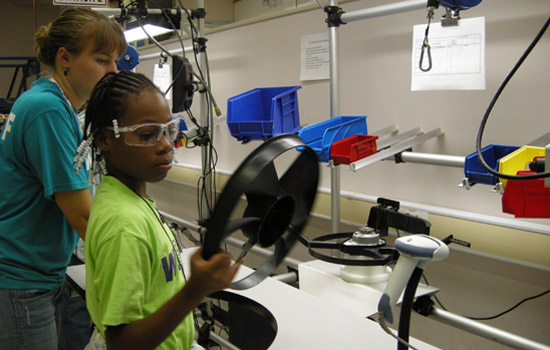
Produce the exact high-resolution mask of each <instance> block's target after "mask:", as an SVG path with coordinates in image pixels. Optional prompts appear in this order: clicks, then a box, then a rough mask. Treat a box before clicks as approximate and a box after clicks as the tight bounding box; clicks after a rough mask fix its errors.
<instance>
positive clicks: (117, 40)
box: [34, 7, 127, 67]
mask: <svg viewBox="0 0 550 350" xmlns="http://www.w3.org/2000/svg"><path fill="white" fill-rule="evenodd" d="M34 41H35V48H34V50H35V55H36V57H38V59H39V60H40V61H41V62H42V63H44V64H46V65H48V66H51V67H55V60H56V56H57V52H58V51H59V49H60V48H61V47H64V48H66V49H67V51H69V52H70V53H72V54H74V55H78V54H80V53H81V52H82V50H83V49H84V48H85V47H86V45H88V44H89V43H92V45H93V47H92V50H93V51H95V52H102V53H107V54H110V53H111V52H113V51H115V50H116V51H117V52H118V54H119V55H122V54H123V53H124V52H125V51H126V46H127V43H126V39H125V38H124V33H123V32H122V28H121V27H120V25H119V24H118V23H115V22H114V21H111V20H110V19H108V18H107V17H105V16H103V15H102V14H100V13H97V12H95V11H93V10H91V9H88V8H82V7H68V8H65V9H64V10H63V11H62V12H61V13H60V14H59V16H58V17H57V18H56V19H55V20H54V21H53V22H51V23H50V24H48V25H45V26H42V27H40V29H39V30H38V31H37V32H36V34H35V36H34Z"/></svg>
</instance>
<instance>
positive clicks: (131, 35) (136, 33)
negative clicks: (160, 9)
mask: <svg viewBox="0 0 550 350" xmlns="http://www.w3.org/2000/svg"><path fill="white" fill-rule="evenodd" d="M143 28H144V29H145V31H146V32H147V33H149V35H150V36H152V37H155V36H157V35H161V34H165V33H169V32H171V31H173V29H168V28H163V27H159V26H155V25H152V24H145V25H144V26H143ZM124 36H125V37H126V41H127V42H132V41H138V40H142V39H147V38H148V36H147V34H145V32H144V31H143V29H142V28H141V27H136V28H133V29H128V30H126V31H124Z"/></svg>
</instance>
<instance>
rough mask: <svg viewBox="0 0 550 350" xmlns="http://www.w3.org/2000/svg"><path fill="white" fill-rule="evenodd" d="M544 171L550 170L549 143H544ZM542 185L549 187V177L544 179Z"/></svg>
mask: <svg viewBox="0 0 550 350" xmlns="http://www.w3.org/2000/svg"><path fill="white" fill-rule="evenodd" d="M544 171H545V172H549V171H550V143H549V144H547V145H546V147H545V152H544ZM544 187H546V188H550V177H547V178H546V179H544Z"/></svg>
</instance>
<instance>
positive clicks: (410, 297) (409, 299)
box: [397, 267, 424, 350]
mask: <svg viewBox="0 0 550 350" xmlns="http://www.w3.org/2000/svg"><path fill="white" fill-rule="evenodd" d="M423 272H424V270H422V269H420V268H418V267H417V268H415V269H414V271H413V273H412V275H411V278H410V279H409V282H408V283H407V287H406V288H405V293H404V294H403V302H402V303H401V313H400V315H399V329H398V332H397V336H398V337H399V338H400V339H403V340H404V341H405V342H407V343H408V342H409V329H410V324H411V311H412V304H413V302H414V295H415V293H416V287H418V283H420V278H421V277H422V273H423ZM408 348H409V347H408V346H407V345H405V344H402V343H401V342H398V343H397V350H407V349H408Z"/></svg>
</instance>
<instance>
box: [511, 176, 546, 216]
mask: <svg viewBox="0 0 550 350" xmlns="http://www.w3.org/2000/svg"><path fill="white" fill-rule="evenodd" d="M534 173H535V172H533V171H527V170H521V171H518V172H517V174H518V175H526V174H534ZM502 211H503V212H505V213H508V214H513V215H514V216H515V217H516V218H550V188H546V187H544V179H537V180H513V181H508V182H507V183H506V187H505V188H504V193H503V194H502Z"/></svg>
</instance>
